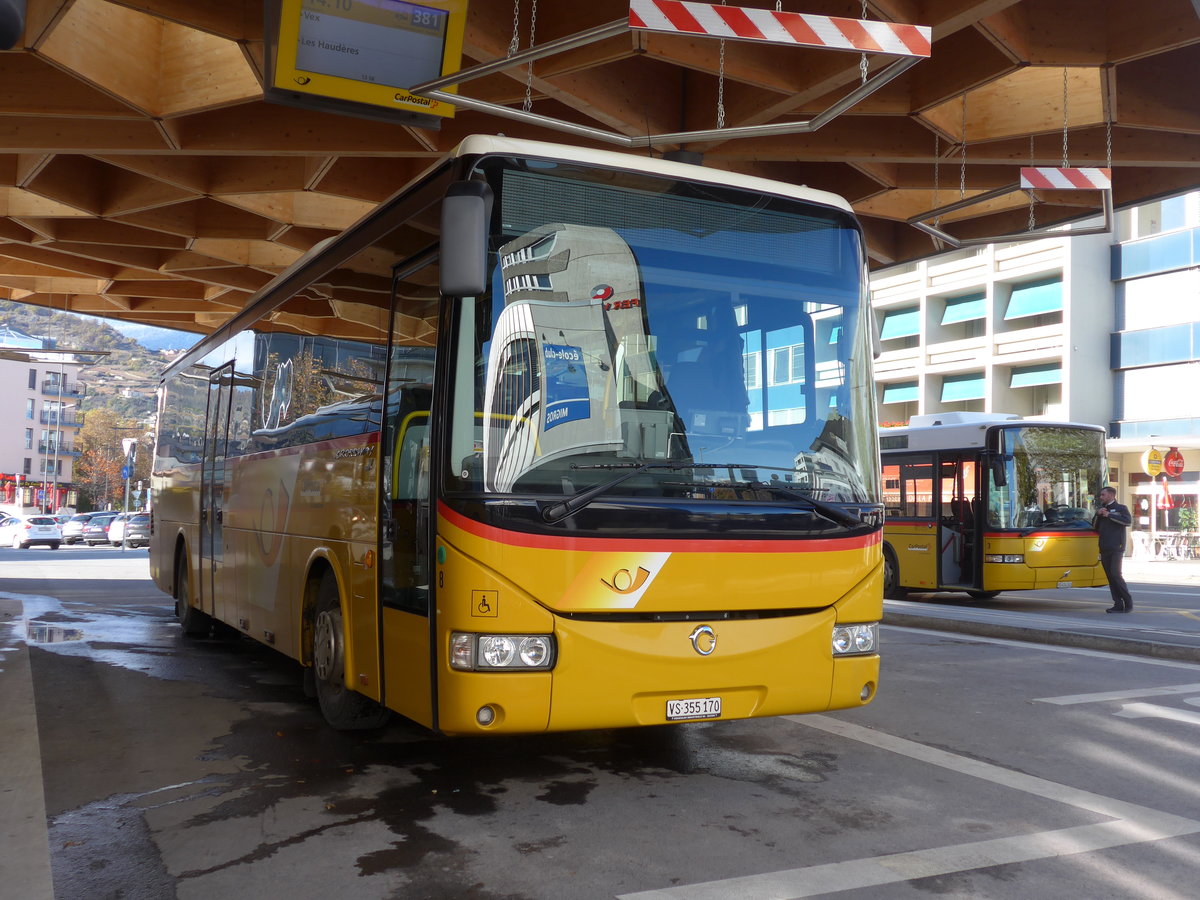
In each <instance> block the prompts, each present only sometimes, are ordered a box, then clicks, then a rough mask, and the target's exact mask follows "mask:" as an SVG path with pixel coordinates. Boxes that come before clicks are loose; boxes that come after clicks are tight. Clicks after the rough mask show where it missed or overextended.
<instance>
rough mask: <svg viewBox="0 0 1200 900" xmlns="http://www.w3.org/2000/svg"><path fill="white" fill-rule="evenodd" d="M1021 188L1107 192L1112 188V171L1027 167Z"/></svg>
mask: <svg viewBox="0 0 1200 900" xmlns="http://www.w3.org/2000/svg"><path fill="white" fill-rule="evenodd" d="M1021 187H1023V188H1042V189H1044V190H1045V189H1051V188H1053V189H1055V190H1060V191H1061V190H1067V191H1069V190H1085V191H1106V190H1109V189H1110V188H1111V187H1112V169H1062V168H1055V167H1054V166H1025V167H1024V168H1022V169H1021Z"/></svg>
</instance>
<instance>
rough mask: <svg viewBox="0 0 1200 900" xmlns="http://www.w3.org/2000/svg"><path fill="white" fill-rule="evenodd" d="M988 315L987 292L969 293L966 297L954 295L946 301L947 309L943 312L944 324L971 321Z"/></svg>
mask: <svg viewBox="0 0 1200 900" xmlns="http://www.w3.org/2000/svg"><path fill="white" fill-rule="evenodd" d="M986 315H987V295H986V294H968V295H967V296H966V297H952V298H951V299H949V300H947V301H946V309H945V310H944V311H943V312H942V324H943V325H954V324H956V323H958V322H971V321H974V320H975V319H982V318H984V317H985V316H986Z"/></svg>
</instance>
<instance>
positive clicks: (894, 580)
mask: <svg viewBox="0 0 1200 900" xmlns="http://www.w3.org/2000/svg"><path fill="white" fill-rule="evenodd" d="M883 596H885V597H887V598H888V599H889V600H903V599H904V598H905V597H907V596H908V588H906V587H901V586H900V565H899V564H898V563H897V562H896V553H895V551H894V550H892V548H891V547H889V546H887V545H886V544H885V545H884V547H883Z"/></svg>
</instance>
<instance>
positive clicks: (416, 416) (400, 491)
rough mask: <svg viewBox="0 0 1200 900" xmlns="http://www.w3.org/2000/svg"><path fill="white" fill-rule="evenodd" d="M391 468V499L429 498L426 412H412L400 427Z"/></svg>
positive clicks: (427, 418) (427, 421)
mask: <svg viewBox="0 0 1200 900" xmlns="http://www.w3.org/2000/svg"><path fill="white" fill-rule="evenodd" d="M400 428H401V436H400V446H399V447H397V448H396V464H395V466H394V467H393V469H392V472H393V475H392V499H393V500H427V499H428V498H429V413H428V412H415V413H412V414H411V415H410V416H409V417H408V421H407V422H405V423H403V424H402V425H401V426H400Z"/></svg>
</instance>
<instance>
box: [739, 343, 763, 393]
mask: <svg viewBox="0 0 1200 900" xmlns="http://www.w3.org/2000/svg"><path fill="white" fill-rule="evenodd" d="M761 360H762V354H761V353H760V352H759V351H757V350H755V351H753V352H751V353H743V354H742V377H743V378H744V379H745V381H746V390H748V391H755V390H758V388H759V387H761V384H760V383H759V377H758V367H759V365H760V364H761Z"/></svg>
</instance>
